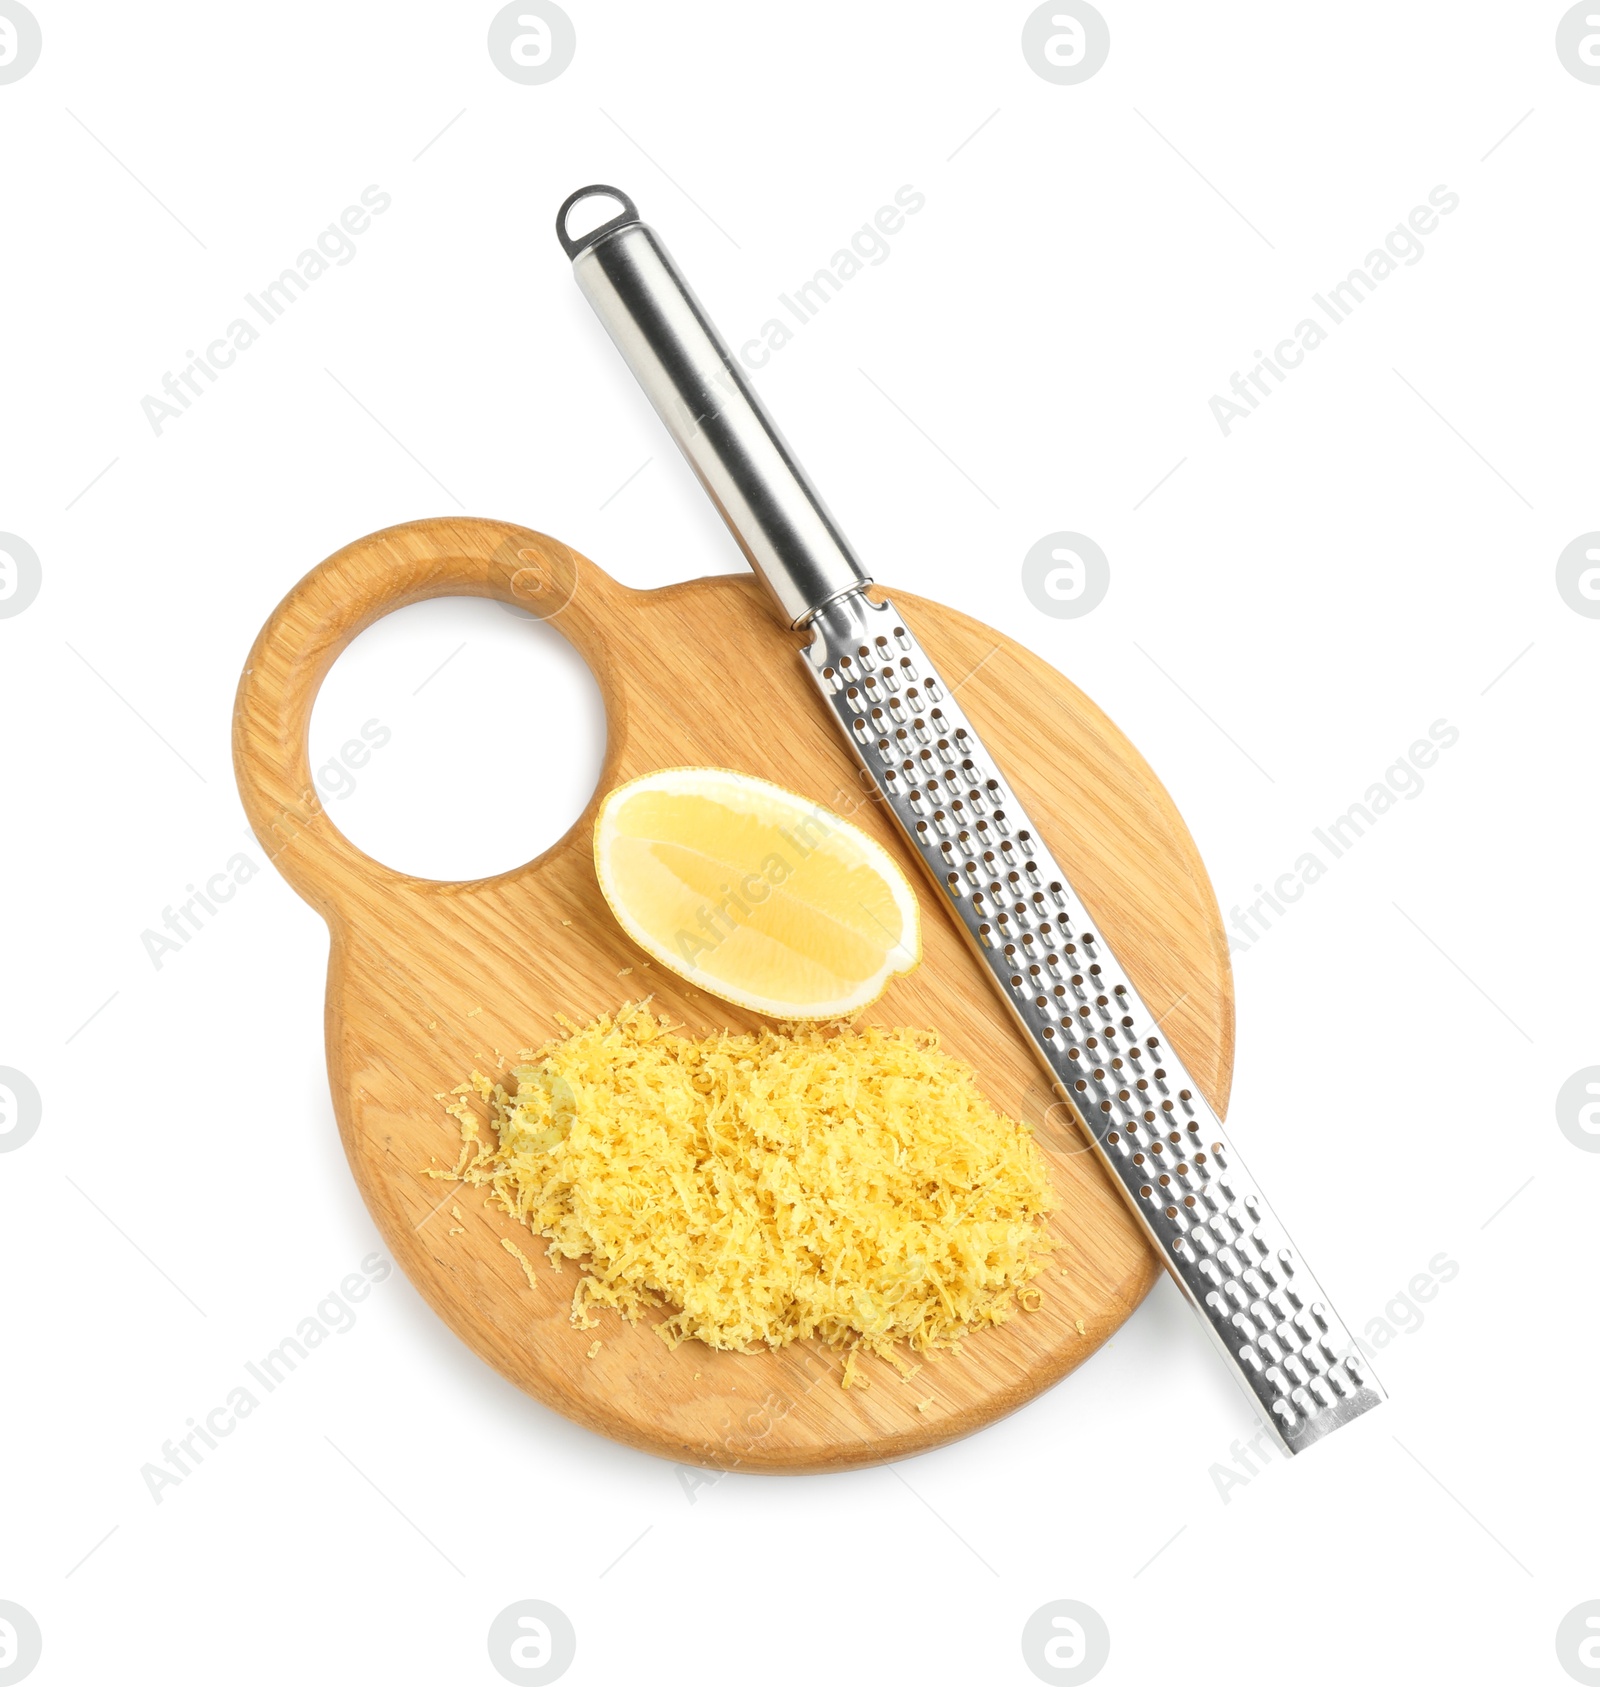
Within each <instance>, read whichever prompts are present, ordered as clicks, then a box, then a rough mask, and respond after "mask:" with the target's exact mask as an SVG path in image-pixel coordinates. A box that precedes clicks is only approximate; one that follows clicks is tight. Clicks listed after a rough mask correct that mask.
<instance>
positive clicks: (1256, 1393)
mask: <svg viewBox="0 0 1600 1687" xmlns="http://www.w3.org/2000/svg"><path fill="white" fill-rule="evenodd" d="M808 625H809V630H810V631H811V634H812V640H811V643H810V645H809V646H808V647H807V648H806V651H805V658H806V665H807V668H808V670H809V672H810V674H811V677H812V679H813V680H814V681H815V682H816V686H817V690H818V691H819V692H820V693H821V695H822V698H823V700H824V702H825V703H826V704H827V706H828V708H829V710H830V712H831V713H832V714H833V717H834V719H835V720H836V721H837V722H838V723H839V726H840V728H841V729H842V731H843V732H844V735H845V737H846V738H847V739H848V740H849V742H850V745H851V748H852V749H853V750H854V751H855V754H856V758H857V760H858V761H859V762H860V763H861V765H862V767H864V768H865V769H866V771H867V772H868V773H869V774H870V775H871V777H872V780H873V783H874V784H875V785H876V786H877V789H878V791H879V794H880V795H881V796H882V798H883V800H884V802H885V803H886V804H887V805H888V807H889V809H890V810H891V812H892V813H893V814H894V817H895V819H896V820H897V821H898V822H899V825H900V829H901V831H902V832H903V833H904V834H905V836H906V839H907V840H908V842H909V843H910V844H911V846H912V848H913V849H914V850H915V851H916V852H917V855H918V857H919V858H920V860H921V861H922V864H923V866H924V867H925V868H926V869H927V871H928V873H929V876H930V877H931V878H932V879H933V881H934V883H935V884H936V885H937V886H938V887H939V889H940V890H941V891H942V892H943V893H944V896H945V899H946V902H947V903H948V905H949V907H950V909H951V910H952V912H953V913H954V914H955V917H956V919H957V920H958V921H959V922H960V924H961V927H962V930H963V931H964V932H965V933H966V935H967V938H968V939H969V941H970V943H971V945H972V947H973V948H974V949H975V950H976V951H977V954H978V956H979V958H980V959H981V960H982V962H983V964H984V966H985V967H986V968H987V969H988V971H989V975H990V977H991V978H992V979H993V980H994V983H995V987H996V988H997V989H998V990H999V991H1000V993H1001V995H1002V996H1003V997H1004V998H1005V1001H1006V1004H1007V1006H1008V1007H1009V1008H1010V1009H1011V1012H1012V1015H1013V1016H1014V1018H1015V1019H1016V1021H1017V1023H1018V1024H1019V1025H1020V1026H1021V1028H1022V1030H1023V1032H1024V1033H1025V1034H1026V1035H1027V1038H1028V1040H1029V1042H1030V1043H1032V1045H1033V1047H1034V1048H1035V1050H1037V1052H1038V1055H1039V1058H1040V1059H1041V1060H1042V1061H1043V1063H1044V1065H1045V1067H1046V1068H1047V1069H1048V1070H1049V1072H1050V1075H1051V1077H1052V1079H1053V1080H1054V1082H1055V1084H1056V1086H1057V1089H1058V1092H1059V1093H1060V1095H1061V1096H1062V1099H1063V1100H1065V1101H1066V1102H1067V1103H1068V1104H1069V1105H1070V1106H1071V1107H1072V1109H1073V1111H1074V1112H1075V1113H1076V1114H1077V1116H1078V1119H1079V1122H1080V1124H1081V1125H1082V1127H1083V1129H1084V1131H1085V1133H1086V1134H1087V1135H1088V1137H1089V1139H1090V1141H1091V1142H1092V1143H1093V1144H1094V1148H1095V1151H1096V1153H1097V1154H1098V1155H1099V1157H1100V1160H1101V1162H1102V1163H1103V1164H1104V1165H1105V1166H1106V1168H1107V1169H1108V1170H1109V1171H1110V1173H1111V1175H1112V1177H1114V1178H1115V1179H1116V1181H1117V1184H1118V1187H1119V1188H1120V1189H1121V1191H1122V1193H1123V1195H1124V1197H1125V1198H1126V1200H1127V1202H1128V1204H1129V1205H1130V1206H1131V1207H1132V1208H1133V1210H1134V1212H1135V1214H1136V1215H1137V1216H1138V1218H1139V1221H1140V1223H1141V1224H1142V1225H1143V1226H1144V1228H1145V1231H1146V1232H1147V1233H1148V1235H1149V1237H1150V1239H1151V1241H1152V1242H1153V1243H1154V1244H1155V1246H1156V1248H1157V1250H1158V1251H1159V1253H1160V1255H1161V1257H1162V1259H1163V1261H1164V1262H1165V1264H1166V1266H1167V1269H1168V1270H1169V1271H1170V1272H1171V1273H1172V1275H1173V1277H1174V1278H1175V1279H1176V1281H1177V1283H1178V1286H1179V1288H1181V1289H1182V1291H1183V1293H1184V1296H1185V1298H1186V1299H1187V1300H1188V1301H1189V1303H1190V1304H1191V1305H1192V1306H1193V1307H1194V1309H1195V1311H1196V1312H1198V1313H1199V1314H1200V1317H1201V1319H1202V1320H1203V1321H1204V1323H1205V1325H1206V1328H1207V1329H1208V1330H1209V1331H1210V1332H1211V1337H1212V1339H1213V1341H1215V1343H1216V1344H1217V1346H1218V1348H1220V1349H1221V1351H1222V1353H1223V1355H1224V1357H1225V1358H1226V1359H1227V1361H1228V1363H1229V1365H1230V1366H1231V1367H1232V1368H1233V1370H1234V1372H1235V1374H1236V1375H1237V1376H1238V1378H1239V1380H1240V1382H1241V1383H1242V1384H1243V1385H1244V1387H1245V1389H1246V1391H1247V1392H1248V1393H1249V1394H1250V1395H1251V1396H1252V1397H1253V1398H1254V1400H1255V1401H1256V1404H1257V1405H1258V1407H1259V1408H1260V1411H1261V1415H1262V1417H1263V1418H1264V1419H1265V1420H1266V1422H1267V1423H1268V1424H1270V1425H1271V1426H1272V1428H1273V1429H1274V1430H1275V1431H1276V1432H1277V1435H1278V1439H1279V1441H1280V1442H1281V1444H1282V1445H1283V1446H1284V1447H1285V1449H1286V1450H1288V1451H1289V1452H1299V1451H1301V1450H1302V1449H1303V1448H1305V1447H1308V1446H1310V1445H1311V1443H1312V1442H1314V1441H1317V1440H1319V1439H1320V1438H1321V1437H1322V1436H1324V1435H1326V1434H1327V1433H1328V1432H1329V1431H1330V1430H1332V1429H1336V1428H1337V1427H1338V1426H1339V1425H1340V1424H1342V1423H1345V1422H1347V1421H1348V1420H1349V1419H1351V1418H1353V1417H1356V1416H1358V1415H1359V1414H1360V1413H1362V1412H1364V1411H1366V1410H1367V1409H1368V1408H1369V1407H1372V1406H1375V1405H1377V1404H1378V1402H1379V1401H1380V1400H1381V1399H1382V1398H1383V1391H1382V1389H1381V1388H1380V1387H1379V1386H1378V1383H1377V1380H1376V1378H1375V1377H1374V1376H1373V1375H1372V1372H1371V1370H1370V1368H1369V1367H1368V1366H1367V1365H1366V1364H1365V1363H1364V1362H1363V1360H1362V1358H1361V1356H1360V1353H1359V1351H1358V1350H1357V1348H1356V1345H1355V1341H1354V1339H1353V1337H1352V1336H1351V1334H1350V1332H1349V1331H1348V1330H1347V1329H1346V1328H1345V1326H1344V1324H1343V1323H1342V1322H1341V1321H1340V1319H1339V1317H1338V1315H1337V1314H1336V1313H1335V1312H1334V1311H1333V1309H1332V1307H1331V1306H1330V1305H1329V1303H1328V1299H1327V1296H1326V1295H1324V1294H1323V1292H1322V1289H1321V1288H1320V1287H1319V1285H1318V1283H1317V1280H1316V1279H1315V1278H1314V1277H1313V1276H1312V1275H1311V1272H1310V1271H1309V1270H1308V1269H1307V1268H1306V1266H1305V1264H1304V1262H1303V1261H1302V1260H1301V1259H1300V1257H1299V1255H1298V1254H1297V1253H1296V1252H1295V1250H1294V1247H1293V1245H1292V1244H1291V1243H1290V1241H1289V1238H1288V1236H1287V1234H1286V1233H1285V1231H1284V1229H1283V1226H1282V1225H1281V1224H1280V1223H1279V1222H1278V1220H1277V1217H1276V1215H1275V1214H1274V1213H1273V1211H1272V1209H1271V1207H1270V1206H1268V1204H1267V1202H1266V1199H1265V1197H1264V1196H1263V1195H1262V1194H1261V1192H1260V1190H1259V1189H1257V1187H1256V1186H1255V1183H1254V1182H1253V1181H1252V1179H1251V1177H1250V1174H1249V1173H1248V1172H1247V1171H1246V1170H1245V1167H1244V1164H1243V1162H1242V1161H1241V1160H1240V1158H1239V1156H1238V1155H1237V1153H1236V1152H1235V1151H1234V1149H1233V1147H1232V1145H1231V1144H1230V1143H1229V1141H1228V1139H1227V1135H1226V1133H1225V1132H1224V1131H1223V1128H1222V1125H1221V1122H1220V1121H1219V1120H1218V1118H1217V1116H1216V1114H1215V1113H1214V1112H1213V1111H1212V1110H1211V1107H1210V1105H1209V1104H1208V1103H1207V1101H1206V1099H1205V1097H1204V1096H1203V1095H1202V1094H1201V1093H1200V1089H1199V1086H1198V1085H1197V1084H1196V1083H1195V1082H1194V1080H1193V1079H1192V1078H1190V1076H1189V1074H1188V1072H1187V1071H1186V1070H1185V1069H1184V1065H1183V1062H1182V1061H1181V1060H1180V1059H1179V1058H1178V1055H1177V1053H1176V1051H1175V1050H1174V1049H1173V1048H1172V1047H1171V1045H1170V1044H1169V1043H1168V1042H1167V1040H1166V1038H1165V1037H1164V1036H1163V1035H1162V1032H1161V1028H1160V1026H1159V1024H1158V1023H1157V1021H1156V1019H1155V1017H1154V1016H1153V1015H1152V1014H1151V1012H1150V1010H1149V1009H1148V1008H1147V1007H1146V1006H1145V1004H1144V1002H1143V1001H1142V1000H1141V998H1140V996H1139V993H1138V991H1137V990H1135V989H1134V987H1133V984H1132V983H1131V981H1130V980H1129V978H1128V976H1127V974H1126V973H1124V971H1123V970H1122V968H1121V967H1120V966H1119V965H1118V964H1117V959H1116V956H1115V955H1113V954H1112V952H1111V950H1110V948H1109V947H1108V946H1107V945H1106V944H1105V943H1104V942H1103V941H1102V939H1101V937H1100V935H1099V933H1098V932H1097V931H1096V930H1095V928H1094V924H1093V922H1092V921H1091V920H1090V918H1089V916H1088V913H1087V911H1086V910H1085V908H1084V906H1083V903H1082V901H1081V899H1080V898H1079V897H1078V896H1077V895H1076V894H1075V893H1074V891H1073V889H1072V884H1071V881H1070V880H1069V879H1068V878H1067V875H1066V874H1065V872H1063V870H1062V869H1061V867H1060V866H1059V864H1058V863H1057V862H1056V859H1055V857H1054V856H1053V855H1051V853H1050V851H1049V849H1048V847H1047V846H1046V845H1045V843H1044V841H1043V839H1041V838H1040V837H1039V835H1038V832H1037V831H1036V830H1035V828H1034V826H1033V824H1032V822H1031V821H1030V820H1029V819H1028V816H1027V814H1026V812H1025V811H1024V809H1023V807H1022V804H1021V803H1020V802H1019V801H1018V800H1017V796H1016V793H1015V792H1014V791H1013V790H1012V789H1011V787H1010V786H1009V785H1008V784H1007V783H1006V779H1005V775H1004V774H1003V773H1002V772H1001V771H1000V769H999V767H998V766H997V765H996V763H995V761H994V758H993V757H992V756H990V755H989V754H988V752H987V751H986V750H985V749H984V746H983V742H982V740H981V739H980V738H979V737H978V734H977V732H976V731H975V730H974V728H973V726H972V723H971V722H970V721H969V720H968V719H967V717H966V716H965V714H963V713H962V711H961V709H960V707H959V706H958V705H957V704H956V702H955V700H954V699H953V698H952V697H951V696H950V694H949V691H948V688H947V687H946V686H945V684H944V682H943V681H942V680H941V679H940V677H939V675H938V672H937V670H936V669H935V668H934V666H933V664H932V663H931V662H930V661H929V660H928V657H927V655H926V653H925V652H924V651H923V649H922V647H921V645H919V644H918V643H917V641H916V638H915V637H914V636H913V634H912V633H911V631H910V630H909V629H908V628H907V626H906V624H905V622H904V620H903V619H902V618H901V617H900V615H899V614H898V613H897V612H896V610H895V608H894V606H893V605H892V604H890V603H888V602H882V603H873V602H872V601H871V599H869V598H868V597H867V596H866V594H865V593H864V592H854V593H849V594H847V595H845V596H843V597H839V598H836V599H834V600H833V602H831V603H829V604H826V605H825V606H824V607H823V608H822V609H821V610H820V611H819V612H818V613H817V614H816V615H815V616H814V617H813V618H812V620H811V621H810V622H809V624H808Z"/></svg>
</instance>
